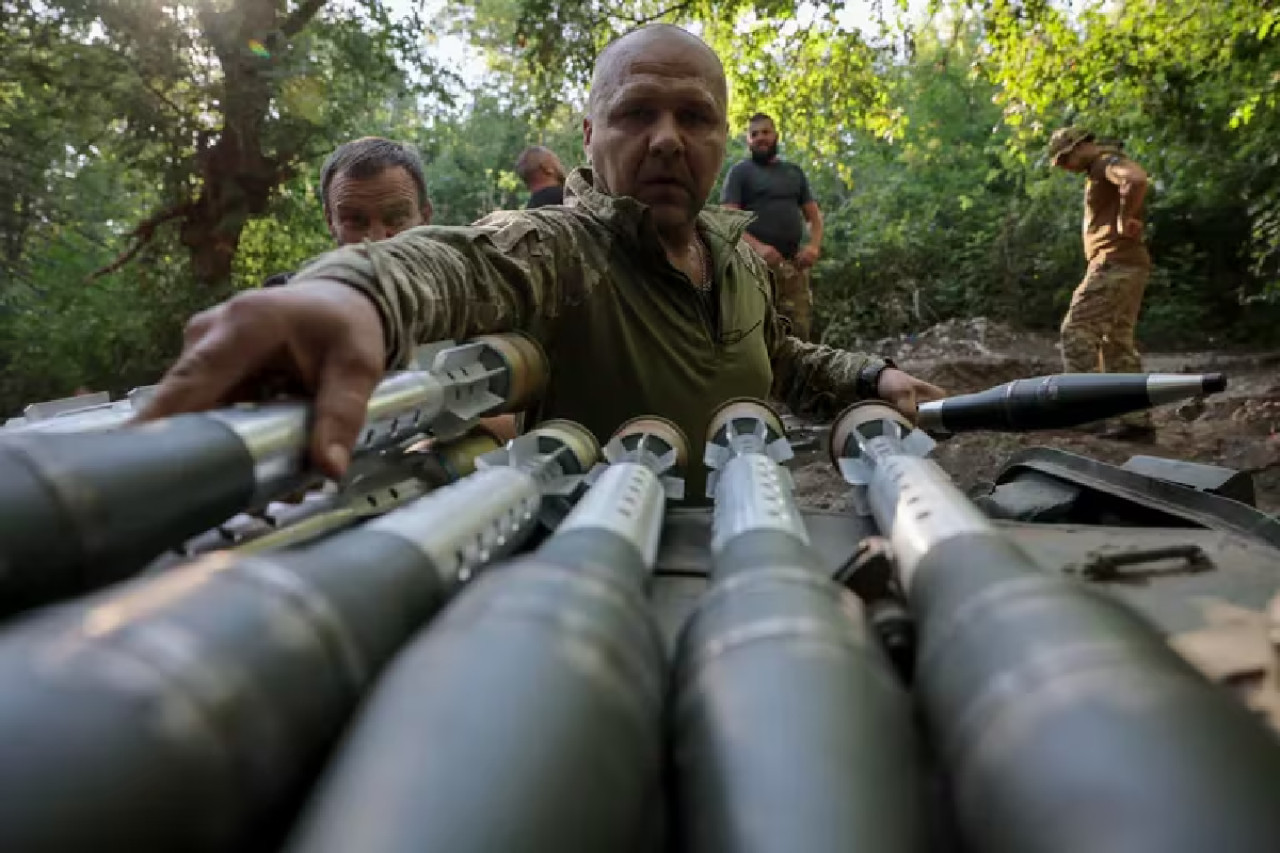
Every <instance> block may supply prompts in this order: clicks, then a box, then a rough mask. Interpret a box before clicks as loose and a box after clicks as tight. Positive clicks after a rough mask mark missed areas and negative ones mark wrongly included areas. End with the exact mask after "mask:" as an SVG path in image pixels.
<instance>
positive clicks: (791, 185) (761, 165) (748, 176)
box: [720, 113, 822, 341]
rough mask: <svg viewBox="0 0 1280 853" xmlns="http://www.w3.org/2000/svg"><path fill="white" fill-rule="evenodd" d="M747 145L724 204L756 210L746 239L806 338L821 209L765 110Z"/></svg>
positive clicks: (782, 308)
mask: <svg viewBox="0 0 1280 853" xmlns="http://www.w3.org/2000/svg"><path fill="white" fill-rule="evenodd" d="M747 145H748V147H749V148H750V150H751V156H750V157H749V158H747V159H745V160H742V161H740V162H738V163H735V164H734V166H733V168H732V169H730V170H729V174H728V175H727V176H725V181H724V187H723V188H722V189H721V191H720V204H721V205H722V206H724V207H728V208H731V209H735V210H746V211H750V212H751V213H753V214H755V218H754V219H753V220H752V221H751V224H750V225H748V226H747V233H746V235H745V239H746V241H747V243H749V244H750V245H751V247H752V248H754V249H755V250H756V251H757V252H759V253H760V257H762V258H764V261H765V263H766V264H768V265H769V268H770V269H772V270H773V271H774V273H775V274H776V276H777V278H778V313H780V314H781V315H782V316H783V317H785V318H786V319H787V320H788V321H789V322H790V323H791V333H792V334H793V335H795V336H796V337H797V338H800V339H801V340H804V341H807V340H809V336H810V331H811V329H810V327H811V325H812V316H813V294H812V291H811V290H810V287H809V269H810V268H811V267H812V266H813V265H814V263H816V262H817V260H818V254H819V252H820V251H821V247H822V210H821V209H820V208H819V207H818V203H817V202H816V201H814V199H813V194H812V193H811V192H810V191H809V180H808V178H806V177H805V175H804V170H803V169H801V168H800V167H799V166H797V165H796V164H795V163H788V162H787V161H786V160H783V159H782V158H780V157H779V156H778V130H777V128H776V127H775V125H774V123H773V119H772V118H770V117H769V116H767V115H765V114H764V113H756V114H755V115H753V116H752V117H751V120H750V121H749V122H748V123H747ZM806 223H808V225H809V242H808V243H804V228H805V224H806Z"/></svg>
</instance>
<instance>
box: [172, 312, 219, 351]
mask: <svg viewBox="0 0 1280 853" xmlns="http://www.w3.org/2000/svg"><path fill="white" fill-rule="evenodd" d="M220 308H222V306H221V305H217V306H214V307H213V308H210V309H209V310H208V311H201V312H200V313H199V314H196V315H195V316H193V317H192V318H191V319H190V320H188V321H187V325H186V327H185V328H184V329H183V330H182V348H183V349H190V348H191V347H192V346H194V345H195V344H196V343H198V342H199V341H200V339H201V338H203V337H204V336H205V334H206V333H207V332H208V331H209V328H210V327H211V326H212V325H213V322H214V320H216V319H217V317H218V315H219V309H220Z"/></svg>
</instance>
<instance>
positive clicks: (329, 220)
mask: <svg viewBox="0 0 1280 853" xmlns="http://www.w3.org/2000/svg"><path fill="white" fill-rule="evenodd" d="M324 224H325V227H326V228H328V229H329V236H330V237H332V238H333V239H334V241H337V239H338V229H337V228H334V227H333V211H332V210H330V209H329V205H327V204H326V205H325V206H324Z"/></svg>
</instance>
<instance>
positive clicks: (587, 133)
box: [582, 116, 591, 163]
mask: <svg viewBox="0 0 1280 853" xmlns="http://www.w3.org/2000/svg"><path fill="white" fill-rule="evenodd" d="M582 151H583V153H585V154H586V155H587V162H588V163H589V162H591V119H589V118H587V117H585V116H584V117H583V119H582Z"/></svg>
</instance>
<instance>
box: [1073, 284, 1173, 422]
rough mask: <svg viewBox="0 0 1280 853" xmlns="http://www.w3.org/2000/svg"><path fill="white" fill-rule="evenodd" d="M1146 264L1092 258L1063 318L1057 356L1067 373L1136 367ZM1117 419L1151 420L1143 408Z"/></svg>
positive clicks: (1136, 370)
mask: <svg viewBox="0 0 1280 853" xmlns="http://www.w3.org/2000/svg"><path fill="white" fill-rule="evenodd" d="M1150 275H1151V270H1150V268H1148V267H1146V266H1138V265H1132V264H1117V263H1114V262H1110V261H1106V260H1103V261H1096V262H1094V263H1091V264H1089V269H1088V271H1087V272H1086V273H1085V276H1084V281H1082V282H1080V286H1079V287H1077V288H1076V291H1075V293H1074V294H1072V296H1071V306H1070V307H1069V308H1068V309H1067V316H1066V317H1065V318H1063V320H1062V362H1063V367H1064V369H1065V370H1066V371H1067V372H1069V373H1139V372H1141V371H1142V357H1141V356H1140V355H1139V354H1138V348H1137V346H1136V344H1135V343H1134V337H1133V336H1134V329H1135V328H1136V327H1137V325H1138V315H1139V313H1140V312H1141V311H1142V294H1143V292H1144V291H1145V290H1146V289H1147V279H1148V278H1149V277H1150ZM1120 420H1122V421H1124V422H1126V423H1133V424H1140V425H1147V424H1150V422H1151V419H1150V415H1148V414H1147V413H1145V412H1142V413H1137V414H1134V415H1129V416H1126V417H1124V418H1121V419H1120Z"/></svg>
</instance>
